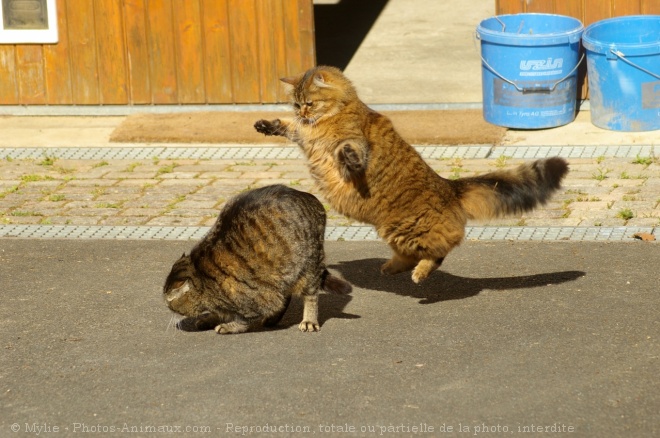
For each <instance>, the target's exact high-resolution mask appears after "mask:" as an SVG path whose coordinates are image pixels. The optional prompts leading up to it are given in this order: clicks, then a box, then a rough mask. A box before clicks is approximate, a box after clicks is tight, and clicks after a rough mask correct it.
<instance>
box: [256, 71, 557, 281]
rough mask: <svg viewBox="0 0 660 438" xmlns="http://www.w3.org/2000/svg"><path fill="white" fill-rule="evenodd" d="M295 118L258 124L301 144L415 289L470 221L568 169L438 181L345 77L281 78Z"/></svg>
mask: <svg viewBox="0 0 660 438" xmlns="http://www.w3.org/2000/svg"><path fill="white" fill-rule="evenodd" d="M282 81H283V82H285V84H287V86H288V87H289V89H290V95H291V100H292V103H293V106H294V115H295V117H294V118H293V120H291V121H286V120H279V119H278V120H271V121H268V120H259V121H257V122H256V123H255V125H254V127H255V129H256V130H257V131H258V132H261V133H263V134H265V135H280V136H284V137H287V138H288V139H290V140H291V141H294V142H297V143H298V145H299V146H300V148H301V149H302V151H303V153H304V154H305V155H306V157H307V161H308V165H309V169H310V172H311V174H312V177H313V178H314V179H315V180H316V183H317V185H318V187H319V189H320V191H321V193H322V194H323V196H324V197H325V198H326V199H327V200H328V201H329V202H330V204H331V205H332V207H333V208H334V209H335V210H337V211H339V212H340V213H342V214H344V215H346V216H348V217H350V218H352V219H356V220H359V221H361V222H366V223H369V224H372V225H374V226H375V227H376V230H377V231H378V234H379V235H380V236H381V237H382V238H383V239H384V240H385V241H386V242H387V243H388V244H389V245H390V247H391V248H392V250H393V253H394V254H393V257H392V259H391V260H390V261H388V262H387V263H385V264H384V265H383V266H382V268H381V270H382V271H383V272H384V273H387V274H396V273H398V272H403V271H407V270H410V269H413V268H414V270H413V274H412V279H413V281H414V282H415V283H418V282H420V281H422V280H424V279H425V278H427V277H428V276H429V274H431V272H433V271H434V270H435V269H437V268H438V267H439V266H440V264H441V263H442V261H443V260H444V258H445V256H446V255H447V254H448V253H449V251H451V250H452V248H454V247H455V246H457V245H458V244H459V243H460V242H461V241H462V240H463V237H464V235H465V225H466V223H467V220H468V219H489V218H494V217H498V216H502V215H505V214H516V213H522V212H525V211H529V210H531V209H533V208H535V207H536V206H537V205H541V204H544V203H545V202H547V201H548V199H549V198H550V196H551V195H552V194H553V193H554V192H555V191H556V190H557V189H559V187H560V182H561V179H562V178H563V177H564V175H565V174H566V172H568V164H567V163H566V161H565V160H563V159H562V158H557V157H555V158H549V159H545V160H537V161H534V162H529V163H525V164H523V165H521V166H519V167H517V168H515V169H512V170H509V171H497V172H492V173H487V174H483V175H479V176H475V177H470V178H461V179H458V180H455V181H453V180H448V179H445V178H442V177H441V176H440V175H438V174H437V173H436V172H435V171H434V170H433V169H432V168H431V167H430V166H429V165H428V164H426V162H424V160H423V159H422V157H421V156H420V155H419V154H418V153H417V151H415V149H414V148H413V147H412V146H410V145H409V144H408V143H406V141H404V140H403V139H402V138H401V137H400V136H399V134H398V133H397V132H396V130H395V129H394V127H393V126H392V122H390V120H389V119H388V118H387V117H385V116H383V115H381V114H379V113H377V112H375V111H373V110H372V109H370V108H369V107H367V106H366V105H365V104H364V103H362V101H360V99H359V98H358V96H357V93H356V91H355V88H354V87H353V85H352V84H351V82H350V81H349V80H348V78H346V77H345V76H344V75H343V74H342V72H341V71H340V70H338V69H336V68H334V67H325V66H320V67H316V68H312V69H310V70H308V71H307V72H305V73H304V74H301V75H300V76H297V77H292V78H284V79H282Z"/></svg>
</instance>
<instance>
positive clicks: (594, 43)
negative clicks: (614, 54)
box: [582, 15, 660, 56]
mask: <svg viewBox="0 0 660 438" xmlns="http://www.w3.org/2000/svg"><path fill="white" fill-rule="evenodd" d="M621 21H657V22H658V24H659V25H660V15H625V16H621V17H612V18H606V19H604V20H600V21H597V22H595V23H592V24H590V25H589V26H587V28H586V29H585V30H584V33H583V34H582V45H583V46H584V48H585V49H587V50H588V51H590V52H594V53H598V54H601V55H609V54H610V52H611V51H612V50H614V51H618V52H622V53H623V54H624V55H625V56H645V55H654V54H658V53H660V38H659V39H658V40H657V41H651V42H648V43H623V42H617V41H604V40H602V39H596V38H594V37H593V36H592V34H593V32H594V31H595V30H596V29H598V28H600V27H602V26H607V25H611V24H616V23H617V22H621Z"/></svg>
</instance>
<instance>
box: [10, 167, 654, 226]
mask: <svg viewBox="0 0 660 438" xmlns="http://www.w3.org/2000/svg"><path fill="white" fill-rule="evenodd" d="M426 160H427V162H428V163H429V164H430V165H431V167H432V168H433V169H435V170H436V171H437V172H438V173H439V174H440V175H442V176H443V177H445V178H457V177H463V176H471V175H476V174H480V173H485V172H489V171H492V170H496V169H506V168H510V167H513V166H515V165H517V164H520V163H521V162H523V161H524V160H522V159H517V158H516V159H514V158H508V157H507V156H506V155H498V158H494V159H466V158H440V159H432V158H427V159H426ZM569 162H570V168H571V171H570V173H569V175H568V177H567V179H566V180H565V182H564V187H563V189H562V190H561V191H560V192H559V193H558V194H557V195H556V196H555V197H554V198H553V200H552V201H551V202H550V203H548V204H547V205H546V206H544V207H541V208H539V209H537V210H535V211H533V212H531V213H527V214H524V215H521V216H519V217H510V218H505V219H498V220H494V221H489V222H487V223H478V224H477V223H475V224H472V225H487V226H530V227H539V226H541V227H544V226H558V227H562V226H563V227H565V226H569V227H574V226H586V227H593V226H602V227H616V226H624V225H625V226H642V227H647V226H649V227H657V226H660V159H658V158H657V157H654V156H648V157H643V156H636V157H632V158H631V157H603V156H601V157H596V158H569ZM275 183H282V184H286V185H289V186H291V187H294V188H297V189H299V190H305V191H309V192H312V193H314V194H316V195H317V196H318V192H317V190H316V189H315V187H314V185H313V182H312V180H311V179H310V177H309V173H308V171H307V168H306V165H305V163H304V161H303V160H302V159H298V158H295V159H268V158H266V159H228V160H225V159H222V160H219V159H203V158H202V159H158V158H151V159H109V160H96V159H61V158H56V157H49V156H48V155H46V154H44V155H43V156H42V157H40V158H36V159H12V158H9V157H8V158H4V157H2V156H0V225H9V224H40V225H113V226H118V225H144V226H187V227H194V226H210V225H211V224H212V223H213V222H214V220H215V217H216V215H217V213H218V211H219V209H220V208H221V207H222V206H223V204H224V203H225V202H226V201H227V200H228V199H229V198H231V197H232V196H234V195H236V194H237V193H240V192H241V191H244V190H247V189H249V188H254V187H260V186H264V185H268V184H275ZM319 198H320V196H319ZM320 199H321V201H322V202H323V203H324V205H326V208H327V210H328V225H329V226H348V225H359V224H357V223H355V222H352V221H350V220H348V219H347V218H345V217H344V216H342V215H340V214H339V213H337V212H335V211H333V210H332V209H331V208H329V206H328V205H327V202H325V201H324V200H323V199H322V198H320Z"/></svg>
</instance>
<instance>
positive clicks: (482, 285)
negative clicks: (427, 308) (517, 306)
mask: <svg viewBox="0 0 660 438" xmlns="http://www.w3.org/2000/svg"><path fill="white" fill-rule="evenodd" d="M385 262H386V260H385V259H375V258H370V259H363V260H356V261H350V262H341V263H339V264H337V265H332V266H330V268H332V269H336V270H337V271H339V272H340V273H341V274H342V275H343V277H344V279H346V281H348V282H350V283H351V284H352V285H353V286H354V287H360V288H364V289H371V290H376V291H383V292H390V293H395V294H397V295H402V296H408V297H412V298H417V299H419V300H420V302H419V303H420V304H434V303H437V302H440V301H448V300H460V299H464V298H469V297H473V296H475V295H478V294H479V293H480V292H481V291H483V290H484V289H490V290H510V289H525V288H532V287H538V286H547V285H550V284H561V283H566V282H569V281H575V280H577V279H578V278H580V277H583V276H584V275H585V272H582V271H560V272H549V273H545V274H534V275H521V276H515V277H489V278H470V277H462V276H458V275H453V274H450V273H447V272H444V271H442V270H438V271H436V272H434V273H433V274H432V275H431V276H430V277H429V278H427V279H426V280H424V281H423V282H422V283H421V284H415V283H413V281H412V279H411V278H410V272H403V273H401V274H397V275H383V274H381V273H380V266H381V265H382V264H383V263H385Z"/></svg>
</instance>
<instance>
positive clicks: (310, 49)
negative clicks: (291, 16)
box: [298, 0, 316, 70]
mask: <svg viewBox="0 0 660 438" xmlns="http://www.w3.org/2000/svg"><path fill="white" fill-rule="evenodd" d="M298 19H299V21H300V54H301V55H302V59H301V63H302V67H303V69H304V70H307V69H309V68H312V67H314V66H315V65H316V47H315V41H314V4H313V1H312V0H298Z"/></svg>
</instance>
